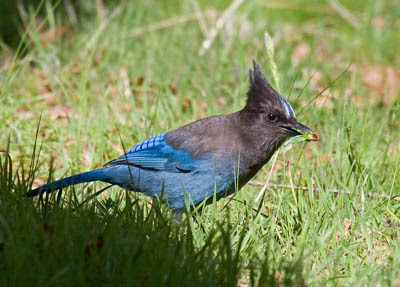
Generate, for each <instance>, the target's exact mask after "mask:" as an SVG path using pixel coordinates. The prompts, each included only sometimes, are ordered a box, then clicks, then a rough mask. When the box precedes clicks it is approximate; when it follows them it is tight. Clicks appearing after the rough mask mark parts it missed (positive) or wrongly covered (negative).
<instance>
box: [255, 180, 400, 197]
mask: <svg viewBox="0 0 400 287" xmlns="http://www.w3.org/2000/svg"><path fill="white" fill-rule="evenodd" d="M248 184H249V185H252V186H262V187H263V189H264V186H266V187H271V188H289V189H296V190H311V188H308V187H306V186H295V185H290V184H276V183H268V182H267V183H262V182H260V181H255V180H251V181H249V182H248ZM312 190H313V191H316V192H323V191H327V192H331V193H333V194H335V195H339V194H341V193H344V194H346V195H351V194H352V193H351V192H349V191H343V190H340V189H328V190H326V189H323V188H319V187H313V188H312ZM355 194H356V195H361V196H365V195H367V197H374V198H378V199H388V200H394V201H400V196H394V197H390V196H389V195H386V194H375V193H372V192H367V193H364V192H362V193H361V192H356V193H355ZM258 197H259V196H257V198H256V201H257V200H258Z"/></svg>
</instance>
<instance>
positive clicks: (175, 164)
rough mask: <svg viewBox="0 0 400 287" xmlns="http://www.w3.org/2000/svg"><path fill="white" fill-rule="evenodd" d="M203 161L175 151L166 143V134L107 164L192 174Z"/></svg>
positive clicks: (138, 145)
mask: <svg viewBox="0 0 400 287" xmlns="http://www.w3.org/2000/svg"><path fill="white" fill-rule="evenodd" d="M199 162H201V160H198V159H196V160H194V159H192V158H191V156H190V155H189V153H188V152H187V151H183V150H175V149H174V148H172V147H171V146H170V145H168V144H167V143H166V141H165V133H163V134H159V135H156V136H154V137H151V138H149V139H147V140H145V141H144V142H142V143H139V144H137V145H136V146H134V147H133V148H131V149H130V150H129V151H128V152H127V153H126V154H124V155H122V156H120V157H119V158H117V159H115V160H112V161H110V162H108V163H106V164H105V166H111V165H132V166H136V167H139V168H143V169H153V170H158V171H168V172H191V171H193V170H195V169H196V167H197V166H198V164H199Z"/></svg>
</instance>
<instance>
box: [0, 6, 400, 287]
mask: <svg viewBox="0 0 400 287" xmlns="http://www.w3.org/2000/svg"><path fill="white" fill-rule="evenodd" d="M42 2H43V3H42V4H43V5H42V9H41V10H40V12H39V13H38V14H35V9H30V8H33V7H26V8H25V9H24V8H23V7H20V9H19V12H20V15H21V18H22V25H21V29H20V31H22V32H21V33H23V31H26V33H25V34H23V37H22V41H21V45H20V46H19V48H15V49H12V48H9V47H8V46H7V45H6V44H4V43H3V44H1V45H0V53H1V54H0V150H3V151H8V155H9V157H8V156H7V153H4V152H3V153H2V154H1V155H0V158H1V162H0V163H1V169H0V277H1V278H2V281H3V282H6V284H7V285H9V286H10V285H13V286H16V285H17V286H23V285H29V286H32V285H40V286H42V285H45V284H46V285H69V286H70V285H78V284H79V285H94V284H100V283H101V284H103V285H113V286H115V285H126V284H130V285H141V286H153V285H157V286H160V285H190V286H205V285H210V286H216V285H217V286H234V285H235V284H236V285H239V286H257V285H258V286H271V285H274V284H276V285H278V286H281V285H285V286H293V285H294V284H297V285H298V286H302V285H311V286H321V285H322V286H326V285H328V286H400V272H399V270H400V240H399V239H400V218H399V217H400V213H399V210H400V193H399V190H400V180H399V178H400V175H399V173H400V171H399V169H400V153H399V151H400V148H399V142H400V126H399V123H400V120H399V118H400V88H399V85H398V82H399V80H400V71H399V67H400V58H399V54H398V47H400V36H399V35H400V20H399V19H400V17H399V15H400V4H399V3H398V2H397V1H390V0H387V1H363V2H362V3H357V2H354V1H347V0H346V1H340V2H338V1H337V0H327V1H324V2H322V1H312V0H309V1H252V2H250V1H233V2H231V1H197V0H192V1H185V2H184V1H158V2H157V1H145V2H144V3H143V2H142V1H137V2H134V1H120V2H117V1H115V2H110V3H108V1H104V3H103V1H92V2H85V1H74V2H73V5H72V4H70V3H69V2H70V1H65V3H64V1H62V2H60V3H59V5H60V6H59V7H58V9H57V10H55V11H54V9H53V6H52V4H50V2H45V1H42ZM80 2H82V3H80ZM68 3H69V4H68ZM232 3H233V4H232ZM231 4H232V5H233V6H230V5H231ZM236 4H237V5H236ZM228 7H231V9H228ZM64 10H66V11H68V12H65V13H64V12H63V11H64ZM221 24H222V25H221ZM22 27H23V28H22ZM214 32H215V33H214ZM266 32H267V33H268V35H269V37H270V38H271V39H272V40H270V39H269V37H268V36H267V37H266V38H265V33H266ZM212 33H214V35H215V37H212V35H213V34H212ZM210 35H211V36H210ZM265 39H267V41H265ZM272 42H273V44H274V45H273V49H274V53H273V55H272V54H271V51H272V50H271V43H272ZM267 47H270V48H269V50H268V49H267ZM252 59H256V60H257V61H258V62H259V64H260V66H261V68H262V70H263V72H264V73H265V74H266V76H267V78H268V79H269V80H270V82H271V84H272V85H273V86H274V87H275V88H276V89H277V90H279V91H280V92H281V94H282V95H283V96H284V97H285V98H287V99H288V100H289V102H291V104H292V105H293V107H294V109H295V111H296V113H297V118H298V120H299V121H300V122H302V123H304V124H306V125H307V126H309V127H311V128H312V129H313V130H314V131H316V132H317V133H318V134H319V135H320V137H321V139H320V141H319V142H312V143H297V144H293V145H287V146H285V147H283V148H281V150H280V151H279V152H278V155H277V158H276V160H275V161H274V160H271V161H270V162H269V163H268V164H267V165H266V166H265V167H264V169H263V170H261V171H260V172H259V173H258V174H257V176H256V177H255V178H254V179H253V183H252V184H251V185H247V186H245V187H244V188H243V189H242V190H241V191H240V192H238V193H236V194H235V195H233V196H230V197H228V198H226V199H223V200H220V201H218V203H215V204H212V205H210V206H207V207H206V208H204V209H202V210H199V211H198V212H197V213H195V214H194V215H193V217H186V216H184V217H183V218H182V221H181V222H177V221H176V220H174V219H173V218H174V216H173V215H172V218H171V214H170V212H169V209H168V208H167V207H166V206H165V205H162V204H159V203H158V202H157V201H151V200H149V199H147V198H144V197H141V196H139V195H136V194H133V193H127V192H125V191H122V190H121V189H120V188H118V187H113V188H111V189H109V190H107V191H105V192H103V193H102V194H101V195H99V196H97V197H95V198H92V197H91V195H93V193H94V192H95V191H98V190H100V189H101V188H103V187H105V186H106V185H104V184H102V183H96V184H90V185H78V186H76V187H75V188H74V189H72V188H71V189H66V190H65V191H64V192H63V193H62V194H61V196H60V197H57V194H56V193H55V194H52V195H51V196H50V197H44V198H43V199H42V200H35V199H34V200H32V199H27V198H24V197H23V194H24V193H25V192H26V191H27V190H29V189H30V186H31V184H32V185H33V186H34V187H37V186H39V185H41V184H43V183H45V182H47V180H48V178H49V177H50V178H53V179H56V178H60V177H62V176H64V175H70V174H73V173H77V172H83V171H87V170H90V169H94V168H98V167H101V166H102V165H103V164H104V163H105V162H107V161H109V160H111V159H113V158H116V157H118V156H119V155H120V154H121V153H123V151H124V150H128V149H129V148H130V147H131V146H133V145H134V144H136V143H138V142H140V141H142V140H145V139H146V138H148V137H150V136H152V135H155V134H158V133H161V132H165V131H168V130H171V129H174V128H177V127H179V126H181V125H183V124H185V123H189V122H191V121H194V120H196V119H199V118H202V117H206V116H210V115H215V114H225V113H230V112H233V111H237V110H239V109H240V108H241V107H242V106H243V105H244V103H245V100H246V91H247V88H248V79H247V77H248V69H249V68H250V67H251V65H252ZM36 133H37V136H36ZM35 138H36V139H37V140H35ZM39 151H40V153H39ZM10 159H11V160H12V164H11V162H10ZM260 183H261V184H265V183H268V188H267V189H264V191H265V192H263V193H261V191H262V190H263V189H262V186H259V185H260Z"/></svg>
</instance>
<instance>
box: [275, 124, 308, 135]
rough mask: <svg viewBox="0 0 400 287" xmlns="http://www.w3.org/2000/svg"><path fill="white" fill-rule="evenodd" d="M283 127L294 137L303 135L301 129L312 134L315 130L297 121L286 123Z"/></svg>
mask: <svg viewBox="0 0 400 287" xmlns="http://www.w3.org/2000/svg"><path fill="white" fill-rule="evenodd" d="M281 127H282V128H283V129H284V130H285V132H286V133H288V134H289V135H290V136H293V137H294V136H299V135H302V133H301V132H299V131H302V132H306V133H309V134H311V133H312V132H313V131H312V130H311V129H310V128H308V127H307V126H305V125H303V124H301V123H299V122H297V121H296V123H294V124H288V125H284V126H281Z"/></svg>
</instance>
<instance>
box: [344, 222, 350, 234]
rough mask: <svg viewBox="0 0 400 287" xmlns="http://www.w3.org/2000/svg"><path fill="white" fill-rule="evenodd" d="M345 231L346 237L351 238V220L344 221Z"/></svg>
mask: <svg viewBox="0 0 400 287" xmlns="http://www.w3.org/2000/svg"><path fill="white" fill-rule="evenodd" d="M343 229H344V234H345V235H346V236H349V235H350V219H348V218H345V219H344V220H343Z"/></svg>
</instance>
